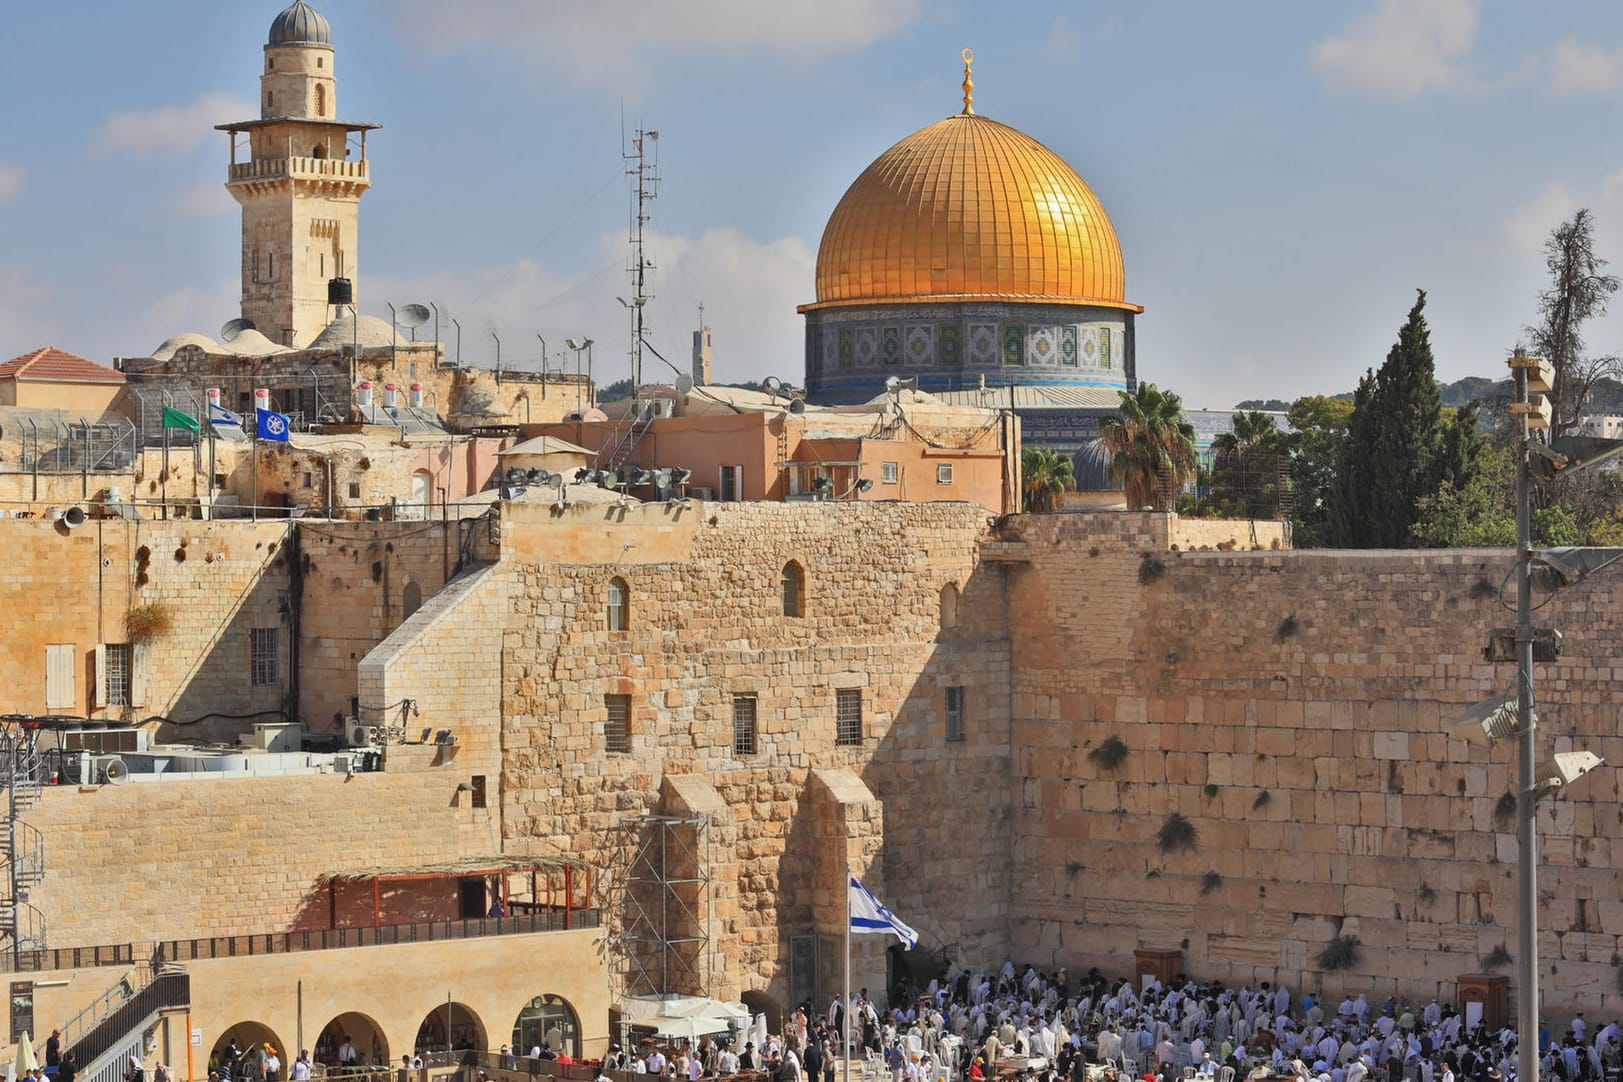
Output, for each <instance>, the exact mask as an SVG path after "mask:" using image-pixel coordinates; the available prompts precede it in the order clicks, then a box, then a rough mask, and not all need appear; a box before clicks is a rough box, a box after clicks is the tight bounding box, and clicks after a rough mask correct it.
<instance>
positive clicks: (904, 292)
mask: <svg viewBox="0 0 1623 1082" xmlns="http://www.w3.org/2000/svg"><path fill="white" fill-rule="evenodd" d="M966 82H967V76H966ZM965 93H966V108H965V111H964V112H963V113H960V114H958V115H957V116H951V117H948V118H947V119H946V120H943V121H941V122H939V123H936V124H931V125H930V126H929V127H927V128H923V129H921V130H919V131H916V132H914V133H913V134H912V135H909V136H908V137H907V138H906V139H903V140H902V141H901V142H899V143H897V144H896V145H895V146H893V147H891V148H890V149H889V150H887V151H885V152H884V153H883V154H881V155H880V156H879V157H878V158H877V159H875V161H874V163H873V164H872V165H870V166H868V168H867V169H866V170H864V171H863V173H862V175H861V176H859V177H858V178H857V179H856V182H855V183H854V184H852V185H851V187H850V189H849V190H848V191H847V192H846V193H845V196H844V197H843V198H842V199H841V200H840V203H839V206H837V207H835V208H834V213H833V215H832V216H831V217H830V218H829V220H828V227H827V228H826V229H825V230H824V231H823V243H822V245H821V247H819V249H818V251H817V302H816V303H815V304H812V305H807V306H806V308H807V309H809V308H821V307H825V306H829V305H841V304H850V303H863V302H890V303H896V302H902V303H906V302H910V301H921V302H922V301H942V300H985V299H997V300H1019V301H1058V302H1062V303H1066V304H1094V305H1100V306H1103V307H1108V308H1123V309H1127V310H1129V311H1135V312H1136V311H1142V309H1141V308H1139V306H1137V305H1135V304H1129V303H1128V302H1127V300H1126V298H1125V296H1124V291H1125V285H1126V276H1125V274H1124V272H1123V270H1122V259H1121V245H1120V244H1119V243H1118V242H1117V240H1116V231H1115V229H1114V228H1112V226H1111V224H1110V218H1109V217H1108V216H1107V215H1106V214H1105V209H1104V207H1103V206H1102V205H1100V203H1099V198H1098V196H1096V195H1094V194H1093V191H1092V189H1090V188H1089V187H1088V186H1087V184H1086V183H1084V182H1083V180H1082V178H1081V177H1079V176H1077V174H1076V170H1074V169H1072V168H1071V167H1070V166H1069V165H1067V164H1066V163H1065V161H1064V160H1063V159H1062V158H1060V156H1059V155H1057V154H1055V153H1054V152H1053V151H1051V150H1049V149H1048V148H1047V147H1045V146H1043V145H1042V144H1041V143H1039V142H1037V140H1035V139H1033V138H1031V137H1030V136H1029V135H1026V134H1024V133H1023V132H1019V131H1016V130H1015V129H1013V128H1011V127H1009V126H1008V125H1006V124H999V123H998V122H997V121H995V120H989V119H987V118H986V117H983V116H978V115H976V114H975V113H974V112H972V111H970V109H969V108H968V105H967V94H968V88H967V87H966V90H965ZM802 310H803V311H804V310H805V309H802Z"/></svg>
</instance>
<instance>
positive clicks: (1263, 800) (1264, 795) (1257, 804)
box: [1251, 789, 1273, 811]
mask: <svg viewBox="0 0 1623 1082" xmlns="http://www.w3.org/2000/svg"><path fill="white" fill-rule="evenodd" d="M1272 799H1273V796H1272V795H1270V794H1269V792H1268V790H1266V789H1264V790H1262V791H1261V792H1259V793H1258V794H1257V798H1256V799H1255V800H1253V801H1252V802H1251V810H1252V811H1261V810H1262V809H1263V808H1266V807H1267V806H1268V802H1269V801H1270V800H1272Z"/></svg>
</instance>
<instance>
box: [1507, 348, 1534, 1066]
mask: <svg viewBox="0 0 1623 1082" xmlns="http://www.w3.org/2000/svg"><path fill="white" fill-rule="evenodd" d="M1517 353H1518V354H1520V353H1521V351H1520V350H1517ZM1511 371H1512V372H1513V373H1514V375H1515V379H1516V402H1517V403H1518V404H1519V405H1521V407H1522V409H1521V410H1519V411H1517V412H1518V414H1519V416H1520V426H1519V427H1520V434H1519V438H1518V440H1517V444H1516V777H1517V786H1516V789H1517V791H1516V914H1517V924H1516V970H1517V973H1516V1080H1517V1082H1538V1007H1539V1002H1538V1000H1539V992H1538V819H1537V815H1538V803H1537V794H1536V793H1535V792H1534V790H1533V782H1534V757H1535V750H1536V749H1535V741H1534V736H1535V733H1534V730H1533V727H1534V725H1535V724H1536V722H1535V721H1534V718H1533V598H1532V559H1533V525H1532V521H1533V520H1532V496H1531V493H1530V492H1529V491H1528V489H1529V488H1530V478H1529V463H1528V458H1529V456H1530V455H1531V453H1532V452H1531V450H1530V449H1529V442H1530V438H1531V428H1530V425H1529V423H1528V412H1527V407H1528V404H1529V403H1528V394H1527V369H1526V368H1525V367H1521V366H1516V365H1514V364H1513V365H1512V368H1511Z"/></svg>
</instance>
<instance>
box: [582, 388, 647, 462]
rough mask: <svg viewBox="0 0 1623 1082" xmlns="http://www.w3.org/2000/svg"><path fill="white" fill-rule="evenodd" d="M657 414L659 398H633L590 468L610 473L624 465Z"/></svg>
mask: <svg viewBox="0 0 1623 1082" xmlns="http://www.w3.org/2000/svg"><path fill="white" fill-rule="evenodd" d="M658 416H659V400H658V399H657V398H651V397H650V398H640V397H639V398H637V399H635V400H633V402H632V404H631V409H630V410H629V411H627V413H626V415H625V418H624V421H623V422H622V423H623V425H624V427H621V425H615V428H614V431H613V433H612V434H611V435H610V437H609V441H608V443H605V444H604V447H605V448H606V450H603V451H599V452H598V453H597V457H596V458H595V459H594V460H593V462H592V468H593V469H596V470H607V471H608V472H610V473H612V472H614V471H616V470H618V469H619V468H620V467H621V466H624V465H625V464H626V462H627V460H629V459H630V458H631V454H632V452H633V451H635V450H636V449H637V444H639V443H641V442H642V438H643V436H645V435H647V434H648V430H649V429H650V428H652V427H653V425H654V419H655V418H656V417H658Z"/></svg>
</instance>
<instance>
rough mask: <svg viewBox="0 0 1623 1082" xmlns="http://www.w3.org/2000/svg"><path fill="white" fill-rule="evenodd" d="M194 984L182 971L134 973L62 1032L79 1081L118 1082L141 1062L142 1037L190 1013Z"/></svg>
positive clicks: (64, 1048) (144, 1042)
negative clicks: (175, 1016) (164, 1019)
mask: <svg viewBox="0 0 1623 1082" xmlns="http://www.w3.org/2000/svg"><path fill="white" fill-rule="evenodd" d="M191 1005H192V980H191V975H190V974H189V973H187V972H186V971H185V970H183V969H179V968H173V967H172V968H165V969H158V970H153V969H149V968H147V967H145V966H142V967H140V968H137V969H136V970H134V971H133V972H132V973H130V974H129V975H128V976H126V977H124V978H122V979H121V980H120V981H119V982H118V983H117V984H115V985H113V986H112V987H111V988H109V989H108V990H107V991H106V992H104V993H102V995H101V997H100V998H98V999H97V1000H96V1001H95V1002H94V1003H92V1004H91V1005H90V1006H88V1007H86V1008H85V1009H84V1010H82V1011H80V1012H79V1014H78V1015H77V1016H76V1017H75V1018H74V1019H73V1020H72V1021H70V1022H69V1023H68V1024H67V1025H65V1026H63V1027H62V1048H63V1051H64V1052H67V1051H71V1052H72V1053H73V1058H74V1061H75V1062H76V1063H77V1064H78V1065H79V1072H78V1074H77V1075H76V1076H75V1077H76V1078H77V1079H78V1080H79V1082H119V1080H121V1079H122V1078H123V1077H124V1073H125V1071H126V1069H127V1068H128V1067H129V1065H130V1063H131V1061H132V1060H133V1059H135V1058H137V1057H142V1058H144V1057H143V1052H144V1046H145V1044H146V1036H147V1033H149V1032H150V1031H151V1030H152V1029H153V1027H155V1026H156V1025H157V1024H158V1020H159V1019H160V1018H162V1017H163V1016H164V1015H166V1014H179V1013H184V1012H186V1011H189V1010H191Z"/></svg>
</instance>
